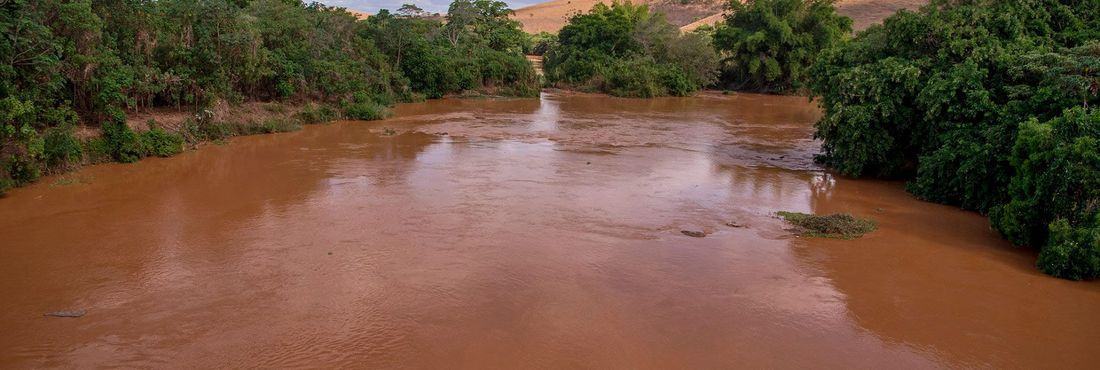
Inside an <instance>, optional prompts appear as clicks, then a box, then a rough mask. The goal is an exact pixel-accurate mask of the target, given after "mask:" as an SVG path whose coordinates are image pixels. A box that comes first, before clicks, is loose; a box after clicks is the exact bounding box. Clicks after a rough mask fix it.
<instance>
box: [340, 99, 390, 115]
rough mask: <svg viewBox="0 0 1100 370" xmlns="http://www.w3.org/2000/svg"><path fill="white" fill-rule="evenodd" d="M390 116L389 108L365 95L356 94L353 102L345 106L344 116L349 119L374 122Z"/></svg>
mask: <svg viewBox="0 0 1100 370" xmlns="http://www.w3.org/2000/svg"><path fill="white" fill-rule="evenodd" d="M389 115H390V110H389V108H387V107H386V106H385V105H382V104H381V103H378V102H376V101H375V100H374V99H373V98H372V97H370V96H368V95H367V94H365V93H356V94H355V96H354V97H352V99H351V101H349V102H346V103H345V104H344V116H345V117H347V118H349V119H357V120H363V121H373V120H380V119H384V118H386V117H389Z"/></svg>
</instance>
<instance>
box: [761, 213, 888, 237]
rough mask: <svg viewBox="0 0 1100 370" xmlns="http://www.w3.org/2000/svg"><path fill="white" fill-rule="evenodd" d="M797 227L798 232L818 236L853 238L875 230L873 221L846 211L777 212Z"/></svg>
mask: <svg viewBox="0 0 1100 370" xmlns="http://www.w3.org/2000/svg"><path fill="white" fill-rule="evenodd" d="M776 214H777V215H779V217H782V218H783V219H784V220H787V222H789V223H791V224H792V225H794V226H797V227H798V229H799V234H801V235H804V236H813V237H820V238H836V239H855V238H858V237H861V236H863V234H866V233H869V232H872V231H875V229H876V228H877V226H876V225H875V221H872V220H864V219H860V218H856V217H854V216H852V215H849V214H846V213H834V214H831V215H824V216H819V215H811V214H806V213H798V212H783V211H781V212H777V213H776Z"/></svg>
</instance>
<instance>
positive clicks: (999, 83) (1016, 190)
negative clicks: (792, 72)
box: [809, 0, 1100, 278]
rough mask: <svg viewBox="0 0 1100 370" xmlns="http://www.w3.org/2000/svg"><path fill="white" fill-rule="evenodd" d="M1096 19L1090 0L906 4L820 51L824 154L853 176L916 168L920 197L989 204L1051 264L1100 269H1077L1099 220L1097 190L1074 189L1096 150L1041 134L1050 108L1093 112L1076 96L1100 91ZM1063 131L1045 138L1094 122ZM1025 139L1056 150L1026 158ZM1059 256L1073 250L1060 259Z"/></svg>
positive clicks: (1090, 168) (816, 86)
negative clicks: (1083, 150)
mask: <svg viewBox="0 0 1100 370" xmlns="http://www.w3.org/2000/svg"><path fill="white" fill-rule="evenodd" d="M1097 29H1100V2H1094V1H1093V2H1077V1H1061V0H1025V1H1007V0H989V1H978V0H969V1H950V2H948V1H934V2H933V3H932V4H931V5H929V6H926V7H924V8H922V9H921V10H920V11H919V12H916V13H914V12H908V11H902V12H899V13H898V14H896V15H894V16H892V17H890V18H888V19H886V20H885V22H884V23H883V24H882V25H881V26H872V27H871V28H869V29H867V30H866V31H864V32H862V33H860V34H859V35H857V36H856V37H855V38H854V39H852V40H851V41H850V42H846V43H843V44H842V45H839V46H838V47H836V48H833V49H829V50H826V51H824V52H822V53H821V54H820V55H819V61H818V62H817V63H816V64H815V65H814V66H813V67H812V70H811V72H810V74H809V76H810V77H811V78H810V87H811V88H812V90H813V91H814V93H815V94H816V95H818V96H819V97H820V99H819V102H820V104H821V106H822V108H823V109H824V113H825V114H824V116H823V118H822V119H821V121H819V122H818V123H817V125H816V128H817V133H816V134H815V135H816V137H817V138H820V139H822V140H823V146H822V148H823V154H822V155H821V156H819V158H818V159H819V160H820V161H822V162H823V163H825V164H827V165H829V166H830V167H832V168H834V169H836V170H838V171H840V172H841V173H843V174H846V175H853V176H859V175H874V176H885V177H903V178H912V181H910V182H909V184H908V187H907V188H908V190H909V191H911V192H913V193H914V194H915V195H917V196H918V197H920V198H923V199H926V200H930V201H935V202H940V203H946V204H953V205H958V206H960V207H963V208H966V209H972V210H977V211H980V212H990V211H992V214H991V216H992V221H993V224H994V227H996V228H997V229H998V230H1000V231H1001V232H1002V233H1004V235H1005V236H1006V237H1008V238H1009V239H1010V240H1011V241H1013V242H1014V243H1016V244H1020V245H1030V246H1033V247H1037V248H1042V250H1043V252H1042V253H1043V254H1044V256H1045V257H1043V258H1041V262H1040V265H1041V266H1045V267H1042V268H1043V270H1044V271H1046V272H1048V273H1051V274H1054V275H1057V276H1062V277H1070V278H1088V277H1095V276H1097V275H1096V274H1095V273H1091V272H1090V273H1087V274H1084V275H1079V274H1078V272H1079V271H1086V272H1088V271H1096V270H1095V269H1093V270H1089V269H1087V268H1086V269H1081V268H1080V267H1081V266H1088V265H1090V264H1091V262H1089V260H1088V258H1091V257H1086V256H1087V255H1089V254H1088V253H1084V252H1081V253H1078V252H1079V251H1077V249H1073V248H1077V247H1073V248H1070V247H1066V245H1084V246H1085V247H1081V248H1083V249H1081V248H1078V249H1081V250H1083V251H1087V250H1089V248H1091V247H1088V245H1090V244H1088V243H1084V242H1081V241H1082V240H1086V239H1087V237H1086V236H1082V235H1086V234H1087V233H1086V232H1083V231H1081V230H1083V229H1082V228H1085V229H1087V228H1088V227H1091V226H1081V225H1085V224H1087V222H1091V221H1087V220H1091V217H1092V216H1091V214H1088V213H1087V212H1086V213H1083V214H1082V213H1079V212H1081V211H1080V210H1081V209H1086V208H1089V207H1095V205H1094V204H1095V203H1096V200H1095V198H1090V197H1091V195H1085V194H1079V193H1067V192H1068V191H1069V190H1064V189H1071V188H1074V187H1076V186H1091V185H1089V184H1092V183H1093V182H1094V181H1095V178H1094V176H1095V175H1094V173H1095V172H1096V168H1097V167H1096V166H1097V165H1096V162H1089V161H1086V160H1084V159H1083V158H1084V157H1080V158H1076V159H1074V158H1073V157H1072V156H1069V155H1068V154H1064V153H1063V154H1055V153H1062V152H1058V151H1057V150H1055V149H1049V150H1047V149H1041V150H1040V149H1035V148H1036V147H1035V145H1037V144H1034V145H1033V143H1034V142H1035V140H1040V138H1043V137H1044V134H1042V132H1045V131H1050V132H1055V131H1057V130H1056V129H1053V128H1050V127H1057V126H1058V125H1061V124H1063V123H1058V122H1062V121H1054V122H1049V121H1051V120H1054V119H1056V118H1058V117H1061V116H1062V115H1063V114H1065V115H1066V117H1064V118H1060V120H1065V121H1073V122H1078V121H1088V119H1085V118H1082V117H1084V116H1085V115H1086V113H1083V112H1079V111H1077V110H1071V111H1066V109H1068V108H1072V107H1087V106H1092V105H1095V104H1096V103H1097V102H1100V97H1098V95H1097V93H1098V88H1097V86H1100V42H1097V41H1096V39H1095V36H1096V35H1097V32H1096V30H1097ZM1038 122H1048V123H1044V124H1040V123H1038ZM1066 125H1068V124H1066ZM1074 125H1078V126H1080V124H1074ZM1075 135H1076V136H1075ZM1063 136H1065V137H1066V138H1065V139H1061V138H1057V137H1056V138H1055V139H1050V140H1047V139H1043V140H1047V141H1046V142H1049V143H1050V144H1043V145H1049V146H1050V148H1054V147H1060V146H1059V145H1060V144H1059V145H1055V144H1054V143H1058V142H1062V141H1063V140H1065V141H1064V142H1066V143H1069V142H1070V141H1072V140H1077V136H1087V135H1084V134H1076V133H1074V134H1065V135H1063ZM1070 138H1072V139H1070ZM1040 141H1042V140H1040ZM1067 145H1068V144H1067ZM1082 145H1083V144H1082ZM1025 149H1026V150H1025ZM1021 150H1024V151H1025V152H1027V153H1046V154H1042V155H1041V156H1048V155H1049V156H1055V157H1058V158H1060V159H1053V157H1051V158H1047V157H1043V158H1046V159H1043V160H1037V161H1036V162H1029V160H1027V158H1028V156H1031V155H1032V154H1026V155H1024V154H1021V152H1020V151H1021ZM1082 155H1083V154H1082ZM1059 156H1061V157H1059ZM1075 161H1076V162H1075ZM1040 163H1041V164H1040ZM1069 163H1076V164H1075V165H1073V166H1070V165H1069ZM1057 166H1065V167H1057ZM1071 167H1072V170H1070V168H1071ZM1054 170H1057V171H1061V172H1052V171H1054ZM1055 177H1057V179H1055ZM1055 180H1057V181H1055ZM1086 188H1087V187H1086ZM1036 197H1038V198H1036ZM1090 204H1091V205H1090ZM1060 219H1065V220H1066V223H1065V224H1063V223H1060V222H1059V223H1058V225H1068V229H1067V228H1060V229H1059V230H1060V231H1065V232H1061V233H1060V234H1059V238H1061V239H1059V240H1066V241H1071V240H1072V241H1075V242H1066V243H1063V245H1059V246H1057V247H1053V248H1052V247H1051V246H1053V245H1054V244H1052V242H1051V241H1050V240H1053V239H1054V237H1053V236H1052V231H1051V230H1053V228H1054V227H1053V226H1052V225H1054V224H1055V223H1056V222H1058V220H1060ZM1060 227H1061V226H1060ZM1078 231H1081V232H1078ZM1067 243H1068V244H1067ZM1073 243H1077V244H1073ZM1091 245H1093V246H1094V245H1095V244H1091ZM1047 250H1050V251H1051V252H1047ZM1054 251H1059V252H1058V253H1055V252H1054ZM1047 253H1054V254H1051V255H1049V256H1048V255H1047ZM1054 255H1057V256H1063V257H1064V258H1070V259H1071V260H1058V261H1059V262H1052V261H1055V260H1057V259H1056V258H1053V257H1050V256H1054ZM1059 258H1062V257H1059ZM1081 258H1084V259H1081ZM1071 270H1072V271H1078V272H1066V271H1071Z"/></svg>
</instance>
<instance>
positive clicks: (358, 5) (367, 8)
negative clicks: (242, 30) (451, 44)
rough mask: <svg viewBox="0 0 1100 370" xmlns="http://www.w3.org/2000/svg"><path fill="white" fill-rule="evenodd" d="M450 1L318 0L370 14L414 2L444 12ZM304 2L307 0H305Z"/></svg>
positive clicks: (523, 0) (514, 2) (519, 1)
mask: <svg viewBox="0 0 1100 370" xmlns="http://www.w3.org/2000/svg"><path fill="white" fill-rule="evenodd" d="M451 1H453V0H319V2H320V3H322V4H325V5H332V6H342V7H345V8H348V9H355V10H361V11H364V12H368V13H371V14H374V13H377V12H378V10H379V9H389V10H391V11H393V10H396V9H397V8H398V7H400V6H401V4H405V3H412V4H416V6H419V7H420V8H422V9H424V10H427V11H429V12H432V13H446V12H447V6H449V5H451ZM542 1H544V0H505V2H506V3H508V5H509V6H510V7H511V8H512V9H516V8H522V7H525V6H528V5H531V4H535V3H540V2H542ZM306 2H309V1H308V0H307V1H306Z"/></svg>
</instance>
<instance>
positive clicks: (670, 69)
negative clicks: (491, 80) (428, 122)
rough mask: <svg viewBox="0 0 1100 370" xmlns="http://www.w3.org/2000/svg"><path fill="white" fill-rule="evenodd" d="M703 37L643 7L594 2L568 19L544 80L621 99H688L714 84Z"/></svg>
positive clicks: (712, 60) (548, 57)
mask: <svg viewBox="0 0 1100 370" xmlns="http://www.w3.org/2000/svg"><path fill="white" fill-rule="evenodd" d="M709 44H710V40H709V38H708V36H706V35H705V34H687V35H682V34H680V32H679V30H678V29H677V28H676V27H674V26H672V25H670V24H669V23H668V22H667V21H666V20H665V18H664V16H663V15H662V14H659V13H651V12H649V8H648V7H646V6H644V5H633V4H631V3H629V2H626V3H619V2H614V3H612V4H611V5H610V6H608V5H604V4H596V5H595V6H594V7H593V8H592V10H591V11H589V12H588V13H585V14H578V15H575V16H573V17H572V18H570V20H569V23H568V24H566V25H565V27H563V28H562V29H561V32H559V34H558V42H557V43H554V44H553V45H552V47H550V48H549V50H547V51H546V53H545V61H544V62H545V69H546V76H547V79H548V80H549V81H550V82H552V83H556V84H559V85H565V86H572V87H578V88H581V89H588V90H597V91H603V92H607V93H611V94H613V95H619V96H633V97H652V96H661V95H689V94H691V93H693V92H695V91H696V90H698V89H700V88H702V87H703V86H707V85H710V84H711V83H713V82H714V77H715V71H716V65H717V55H716V54H715V52H714V49H713V48H711V47H710V45H709Z"/></svg>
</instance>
